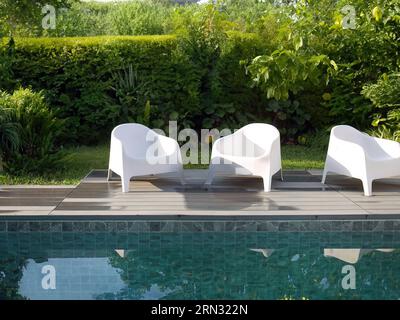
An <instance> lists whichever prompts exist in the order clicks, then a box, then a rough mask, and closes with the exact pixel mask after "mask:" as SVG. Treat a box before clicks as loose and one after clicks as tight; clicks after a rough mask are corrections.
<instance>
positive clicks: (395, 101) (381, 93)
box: [362, 73, 400, 141]
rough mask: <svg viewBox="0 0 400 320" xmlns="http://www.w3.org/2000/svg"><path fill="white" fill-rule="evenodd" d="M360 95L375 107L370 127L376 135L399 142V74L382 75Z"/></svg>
mask: <svg viewBox="0 0 400 320" xmlns="http://www.w3.org/2000/svg"><path fill="white" fill-rule="evenodd" d="M362 94H363V95H364V96H365V97H366V98H368V99H370V100H371V101H372V103H373V105H374V107H375V109H374V111H375V112H376V113H375V116H374V121H373V122H372V125H373V126H374V127H376V128H377V135H379V136H381V137H384V138H392V139H394V140H399V141H400V73H392V74H389V75H386V74H385V75H383V76H382V77H381V78H380V79H379V80H378V81H377V82H376V83H374V84H369V85H366V86H365V87H364V89H363V91H362Z"/></svg>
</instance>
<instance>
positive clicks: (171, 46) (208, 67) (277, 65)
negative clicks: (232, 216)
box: [0, 0, 400, 144]
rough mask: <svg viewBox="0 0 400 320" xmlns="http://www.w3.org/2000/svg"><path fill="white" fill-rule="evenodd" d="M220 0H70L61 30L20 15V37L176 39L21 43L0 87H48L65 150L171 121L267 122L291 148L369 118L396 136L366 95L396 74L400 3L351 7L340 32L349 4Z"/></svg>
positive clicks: (392, 119) (389, 116)
mask: <svg viewBox="0 0 400 320" xmlns="http://www.w3.org/2000/svg"><path fill="white" fill-rule="evenodd" d="M1 1H2V0H0V3H2V2H1ZM7 1H8V0H3V3H5V2H7ZM55 1H56V0H54V1H51V2H50V4H52V3H54V2H55ZM8 2H10V1H8ZM184 2H185V1H181V2H180V3H184ZM214 2H215V4H212V3H211V1H210V3H208V4H205V5H197V4H192V5H178V4H176V3H174V2H173V1H169V0H165V1H164V0H152V1H139V0H137V1H131V2H129V3H123V4H111V3H107V4H100V3H72V4H71V3H69V2H68V3H66V5H67V6H68V7H69V9H68V10H67V11H65V10H64V11H63V10H58V11H57V26H56V29H55V30H42V29H41V28H40V27H38V21H36V20H35V19H33V20H32V19H19V18H18V19H17V18H16V19H14V21H15V23H14V24H15V28H14V34H19V35H29V36H32V35H40V36H96V35H137V34H154V33H157V34H168V33H173V34H176V36H171V35H168V36H152V37H150V36H149V37H147V36H146V37H143V36H139V37H126V36H121V37H116V36H110V37H89V38H47V39H45V38H40V39H24V38H17V39H16V42H17V43H16V47H15V50H14V49H13V54H12V55H11V56H7V55H5V54H4V52H5V49H4V48H5V46H4V45H3V49H4V50H3V51H1V50H0V69H1V70H0V71H2V70H8V71H7V72H9V73H7V72H5V73H4V74H8V76H7V77H4V78H2V79H1V80H0V82H1V83H0V86H2V87H3V88H7V89H12V87H13V86H14V84H15V82H16V83H17V84H20V85H23V86H32V88H34V89H35V90H42V89H43V90H45V94H46V97H47V98H48V99H49V101H50V102H51V104H50V105H51V108H52V110H53V111H54V112H55V113H56V114H57V116H58V117H60V118H62V119H66V125H65V126H66V129H67V130H66V132H67V134H65V135H64V136H63V137H62V140H63V141H64V142H77V141H79V142H80V143H85V144H91V143H98V142H101V141H103V140H105V139H108V136H109V131H110V130H111V128H112V127H113V126H115V125H116V124H118V123H121V122H127V121H139V122H142V123H148V124H150V125H151V126H154V127H160V128H162V129H164V130H165V128H166V127H167V124H168V121H169V120H177V121H178V123H179V125H180V126H181V127H192V128H195V129H200V128H204V127H205V128H210V127H218V128H223V127H230V128H237V127H240V126H242V125H244V124H247V123H249V122H271V123H274V124H276V125H277V126H279V128H280V129H282V137H283V140H284V141H289V142H296V141H297V142H298V141H299V140H298V137H301V138H302V137H304V136H307V134H310V133H311V134H314V133H315V132H318V131H320V130H324V129H325V128H329V127H331V126H332V125H335V124H339V123H343V124H344V123H346V124H350V125H353V126H356V127H358V128H359V129H363V130H368V128H370V127H371V121H372V120H373V117H375V119H376V120H375V122H374V125H376V126H377V127H376V130H379V132H380V133H379V134H382V132H385V134H387V132H389V133H390V134H391V135H393V134H394V132H397V131H396V130H397V129H396V128H395V127H393V125H392V124H395V123H396V121H397V119H398V113H397V112H396V111H391V110H389V109H390V108H388V107H385V108H378V107H377V106H374V102H373V100H372V99H370V98H369V97H367V96H366V95H365V94H364V95H363V94H361V92H364V91H363V88H364V87H365V86H366V85H368V84H371V83H377V81H378V79H379V77H380V76H381V75H382V74H384V73H386V74H392V73H398V72H399V66H400V55H399V52H400V50H399V49H400V48H399V43H400V41H399V40H400V26H399V24H400V4H399V1H398V0H386V1H369V2H366V1H362V0H354V1H352V3H351V5H352V6H354V8H355V11H356V17H355V29H351V28H350V29H349V28H344V27H343V22H344V21H347V20H348V19H349V18H348V16H346V12H345V11H343V7H344V6H346V5H348V4H349V3H348V1H346V0H340V1H332V0H319V1H317V0H304V1H290V0H288V1H274V0H270V1H257V0H243V1H235V0H225V1H214ZM21 3H22V2H21ZM63 6H64V4H63ZM60 7H61V5H59V6H57V8H58V9H59V8H60ZM12 15H13V16H15V17H18V16H19V17H20V18H21V14H18V12H15V13H13V14H12ZM39 16H40V15H39ZM14 51H15V52H14ZM3 61H5V63H3ZM246 71H247V73H246ZM7 78H9V80H11V81H9V80H8V81H3V79H7ZM3 82H7V84H6V85H4V84H3ZM382 90H383V88H382ZM385 90H386V89H385ZM392 109H393V110H397V109H396V108H392ZM375 113H377V114H376V115H375V116H374V114H375Z"/></svg>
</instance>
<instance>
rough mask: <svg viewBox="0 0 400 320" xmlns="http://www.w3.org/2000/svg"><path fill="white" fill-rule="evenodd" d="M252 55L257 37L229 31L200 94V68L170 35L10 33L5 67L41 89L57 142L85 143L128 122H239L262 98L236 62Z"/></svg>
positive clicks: (259, 47) (22, 81) (257, 109)
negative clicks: (60, 126)
mask: <svg viewBox="0 0 400 320" xmlns="http://www.w3.org/2000/svg"><path fill="white" fill-rule="evenodd" d="M260 53H262V44H261V41H259V40H258V38H257V36H255V35H251V34H250V35H249V34H240V33H231V34H229V37H228V39H227V41H226V43H225V44H224V46H223V48H222V49H221V54H220V57H219V59H218V61H217V62H216V66H215V67H214V68H213V69H212V70H209V73H210V79H211V90H210V92H206V93H204V92H202V90H204V89H203V88H202V84H201V76H202V74H204V66H200V65H199V64H198V63H196V59H195V57H190V56H188V54H187V53H185V52H184V50H182V48H181V47H180V40H179V39H178V38H177V37H175V36H173V35H165V36H137V37H132V36H113V37H87V38H16V39H15V51H14V57H13V63H12V72H13V74H14V77H15V79H16V82H17V84H19V85H21V86H24V87H27V86H29V87H32V89H33V90H45V92H46V96H47V99H48V100H49V104H50V106H51V108H53V109H54V111H55V112H56V114H57V116H58V117H59V118H61V119H66V122H65V123H66V130H65V132H66V134H65V135H64V136H63V142H66V143H74V142H79V143H81V144H93V143H98V142H102V141H104V140H107V139H108V138H109V133H110V130H111V129H112V128H113V127H114V126H115V125H117V124H119V123H123V122H128V121H140V122H146V121H149V122H150V123H146V124H148V125H151V126H154V127H160V128H166V127H167V125H168V121H169V120H178V123H179V124H180V125H181V126H190V127H194V128H197V129H198V128H200V127H205V128H211V127H225V126H230V127H238V126H239V125H241V124H245V123H247V122H248V121H249V120H250V119H252V118H254V117H256V116H257V114H258V113H259V112H260V108H261V107H262V105H263V104H265V100H264V98H263V95H262V94H261V93H260V92H258V90H257V89H252V88H250V86H249V85H248V84H249V79H248V78H247V76H246V74H245V72H244V67H243V66H242V65H241V64H240V63H239V62H240V61H241V60H243V59H251V58H253V57H254V56H256V55H257V54H260ZM202 67H203V69H202ZM204 94H206V95H209V97H208V98H207V99H204ZM149 103H150V105H151V107H150V110H148V108H146V107H145V106H146V105H148V104H149ZM149 111H150V112H149ZM146 119H147V120H146ZM199 119H200V122H199Z"/></svg>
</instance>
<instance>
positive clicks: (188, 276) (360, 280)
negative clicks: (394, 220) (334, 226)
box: [0, 232, 400, 299]
mask: <svg viewBox="0 0 400 320" xmlns="http://www.w3.org/2000/svg"><path fill="white" fill-rule="evenodd" d="M397 248H400V236H399V234H398V233H396V232H379V233H378V232H365V233H354V232H347V233H346V232H336V233H334V232H304V233H301V232H253V233H250V232H225V233H224V232H221V233H217V232H207V233H201V232H199V233H150V232H148V233H125V232H120V233H116V232H113V233H101V232H97V233H96V232H93V233H89V232H88V233H85V232H80V233H73V232H70V233H62V232H53V233H51V232H45V233H43V232H27V233H21V232H11V233H7V232H3V233H0V298H1V299H285V298H286V299H303V298H305V299H398V298H399V297H400V250H399V249H397ZM47 265H50V266H53V267H54V268H55V272H56V280H55V283H56V289H54V290H52V289H50V290H45V289H43V287H42V279H43V277H44V276H45V274H42V268H43V267H44V266H47ZM346 265H352V266H354V270H355V272H356V289H355V290H344V289H343V288H342V279H343V278H344V277H345V276H346V274H342V268H343V267H344V266H346Z"/></svg>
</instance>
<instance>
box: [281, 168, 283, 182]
mask: <svg viewBox="0 0 400 320" xmlns="http://www.w3.org/2000/svg"><path fill="white" fill-rule="evenodd" d="M281 181H282V182H283V170H282V169H281Z"/></svg>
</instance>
